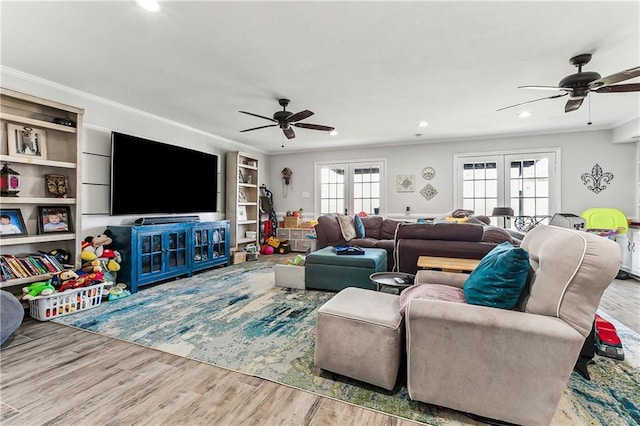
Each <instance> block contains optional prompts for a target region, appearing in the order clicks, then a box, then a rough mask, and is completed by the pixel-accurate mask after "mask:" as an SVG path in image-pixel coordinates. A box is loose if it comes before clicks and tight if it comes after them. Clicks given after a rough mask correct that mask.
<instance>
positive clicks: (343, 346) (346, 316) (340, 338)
mask: <svg viewBox="0 0 640 426" xmlns="http://www.w3.org/2000/svg"><path fill="white" fill-rule="evenodd" d="M398 299H399V297H398V296H397V295H394V294H389V293H381V292H377V291H372V290H364V289H361V288H355V287H348V288H345V289H344V290H342V291H340V292H338V294H336V295H335V296H334V297H332V298H331V299H330V300H329V301H328V302H326V303H325V304H324V305H322V306H321V307H320V309H319V310H318V323H317V326H316V347H315V357H314V364H315V366H316V367H318V368H321V369H323V370H328V371H331V372H333V373H338V374H341V375H343V376H347V377H351V378H353V379H356V380H360V381H363V382H366V383H370V384H372V385H376V386H380V387H382V388H385V389H389V390H391V389H393V387H394V386H395V383H396V380H397V378H398V370H399V369H400V362H401V358H402V350H403V347H404V346H403V339H404V320H403V317H402V316H401V315H400V314H399V313H398V310H399V303H398Z"/></svg>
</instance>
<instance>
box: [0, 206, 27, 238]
mask: <svg viewBox="0 0 640 426" xmlns="http://www.w3.org/2000/svg"><path fill="white" fill-rule="evenodd" d="M27 235H29V234H28V233H27V227H26V226H25V225H24V219H23V218H22V212H20V209H0V238H6V237H24V236H27Z"/></svg>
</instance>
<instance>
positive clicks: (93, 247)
mask: <svg viewBox="0 0 640 426" xmlns="http://www.w3.org/2000/svg"><path fill="white" fill-rule="evenodd" d="M92 254H95V256H96V258H97V259H99V260H100V261H102V262H103V263H104V264H105V265H106V269H107V270H108V271H110V272H117V271H119V270H120V262H122V256H120V253H119V252H118V251H117V250H115V249H114V248H113V238H112V234H111V231H110V230H108V229H107V230H105V231H104V233H103V234H99V235H96V236H95V237H91V236H89V237H86V238H85V239H84V242H83V243H82V252H81V254H80V257H81V258H82V260H84V261H85V262H88V261H92V260H93V258H92V257H93V256H92Z"/></svg>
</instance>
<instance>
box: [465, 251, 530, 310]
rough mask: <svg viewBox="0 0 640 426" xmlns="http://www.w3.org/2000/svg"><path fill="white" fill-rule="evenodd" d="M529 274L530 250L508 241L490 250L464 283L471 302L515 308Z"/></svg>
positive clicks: (468, 301) (467, 297) (467, 296)
mask: <svg viewBox="0 0 640 426" xmlns="http://www.w3.org/2000/svg"><path fill="white" fill-rule="evenodd" d="M528 275H529V253H528V252H527V251H526V250H525V249H523V248H521V247H513V246H512V245H511V244H509V243H508V242H504V243H502V244H499V245H497V246H496V247H494V248H493V250H491V251H490V252H489V253H487V254H486V255H485V256H484V257H483V258H482V260H481V261H480V263H479V264H478V266H477V267H476V269H474V270H473V271H472V272H471V274H470V275H469V278H467V280H466V281H465V283H464V287H463V290H464V296H465V298H466V299H467V303H468V304H470V305H482V306H491V307H494V308H503V309H513V308H514V307H515V306H516V304H517V303H518V299H520V295H521V294H522V290H523V289H524V286H525V285H526V284H527V277H528Z"/></svg>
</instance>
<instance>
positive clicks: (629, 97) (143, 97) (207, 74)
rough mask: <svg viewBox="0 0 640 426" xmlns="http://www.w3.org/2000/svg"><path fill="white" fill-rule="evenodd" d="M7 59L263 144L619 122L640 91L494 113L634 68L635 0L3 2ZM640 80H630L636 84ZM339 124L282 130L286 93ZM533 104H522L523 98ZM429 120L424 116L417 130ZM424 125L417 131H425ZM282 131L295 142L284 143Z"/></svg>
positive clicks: (638, 48) (356, 141)
mask: <svg viewBox="0 0 640 426" xmlns="http://www.w3.org/2000/svg"><path fill="white" fill-rule="evenodd" d="M1 8H2V9H1V22H0V23H1V27H2V29H1V31H2V33H1V35H2V46H1V47H2V51H1V63H2V66H3V67H6V68H10V69H12V70H18V71H21V72H25V73H27V74H31V75H34V76H37V77H41V78H44V79H46V80H50V81H53V82H55V83H59V84H62V85H65V86H69V87H72V88H74V89H78V90H80V91H83V92H87V93H90V94H93V95H97V96H99V97H103V98H106V99H109V100H112V101H115V102H119V103H122V104H125V105H128V106H131V107H134V108H138V109H140V110H143V111H147V112H150V113H152V114H155V115H158V116H160V117H164V118H167V119H170V120H174V121H176V122H179V123H182V124H185V125H188V126H191V127H193V128H196V129H199V130H202V131H205V132H207V133H210V134H212V135H216V136H219V137H221V138H225V139H229V140H233V141H236V142H240V143H243V144H246V145H247V146H250V147H253V148H255V149H256V150H260V151H263V152H267V153H282V152H291V151H297V150H308V149H328V148H333V147H349V146H371V145H373V144H384V145H388V144H392V143H416V142H433V141H443V140H458V139H467V138H486V137H493V136H502V135H517V134H523V133H526V134H532V133H549V132H566V131H583V130H591V129H593V130H596V129H610V128H613V127H616V126H618V125H620V124H622V123H625V122H628V121H630V120H632V119H635V118H637V117H640V93H615V94H610V93H591V94H590V95H589V98H590V100H591V121H592V122H593V125H592V126H590V127H589V126H587V124H586V123H587V121H589V102H588V100H589V99H587V100H585V102H584V104H583V105H582V107H581V108H580V109H579V110H578V111H575V112H571V113H566V114H565V113H564V103H565V102H566V99H567V98H566V97H565V98H561V99H553V100H545V101H540V102H535V103H532V104H529V105H526V108H525V107H522V108H513V109H508V110H505V111H500V112H497V111H496V110H497V109H498V108H500V107H504V106H507V105H512V104H516V103H519V102H525V101H528V100H533V99H537V98H541V97H545V96H551V95H553V94H555V92H546V91H536V90H531V89H518V88H517V86H519V85H550V86H554V85H557V83H558V82H559V81H560V79H562V78H563V77H564V76H566V75H568V74H572V73H574V72H575V71H576V69H575V68H574V67H573V66H572V65H570V64H569V58H570V57H572V56H575V55H577V54H581V53H593V59H592V61H591V63H589V64H588V65H586V66H585V67H584V71H597V72H599V73H600V74H601V75H602V76H606V75H609V74H613V73H615V72H618V71H621V70H624V69H629V68H632V67H636V66H638V65H640V2H638V1H626V2H613V1H569V2H557V1H539V2H523V1H510V2H505V1H500V2H486V1H473V2H461V1H447V2H435V1H420V2H391V1H388V2H380V1H377V2H361V1H348V2H335V1H333V2H330V1H315V2H310V1H305V2H303V1H296V2H293V1H281V2H268V1H259V2H245V1H240V2H229V1H218V2H213V1H199V2H186V1H172V2H168V1H164V2H161V10H160V12H158V13H150V12H147V11H145V10H143V9H141V8H140V7H138V6H137V5H136V3H135V2H133V1H116V2H87V1H80V2H78V1H73V2H60V1H53V2H51V1H49V2H33V1H19V2H13V1H5V0H2V2H1ZM638 81H640V79H638V78H636V79H633V80H628V81H626V82H625V83H632V82H638ZM281 97H285V98H289V99H291V104H290V105H289V108H288V110H289V111H291V112H298V111H301V110H304V109H309V110H311V111H314V112H315V115H314V116H312V117H310V118H308V119H306V120H304V121H303V122H306V123H316V124H323V125H330V126H334V127H336V130H337V131H338V135H337V136H329V135H328V133H326V132H320V131H314V130H308V129H299V128H295V132H296V138H295V139H292V140H286V139H284V138H283V136H282V131H281V130H280V129H278V128H277V127H274V128H267V129H261V130H256V131H252V132H246V133H241V132H240V130H242V129H247V128H251V127H257V126H261V125H267V124H271V123H270V122H268V121H267V120H262V119H260V118H255V117H251V116H249V115H245V114H241V113H239V112H238V111H239V110H244V111H250V112H253V113H256V114H259V115H264V116H268V117H270V116H272V115H273V113H274V112H276V111H278V110H280V109H281V108H280V106H279V105H278V103H277V99H278V98H281ZM524 109H526V110H529V111H531V112H532V113H533V115H532V116H531V117H529V118H527V119H522V118H518V117H517V115H516V114H517V113H518V112H520V111H521V110H524ZM421 120H426V121H428V122H429V126H428V127H426V128H418V126H417V124H418V122H419V121H421ZM418 133H421V134H422V135H421V136H418V135H416V134H418ZM283 141H284V143H285V148H284V149H282V148H281V147H280V146H281V144H282V142H283Z"/></svg>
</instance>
